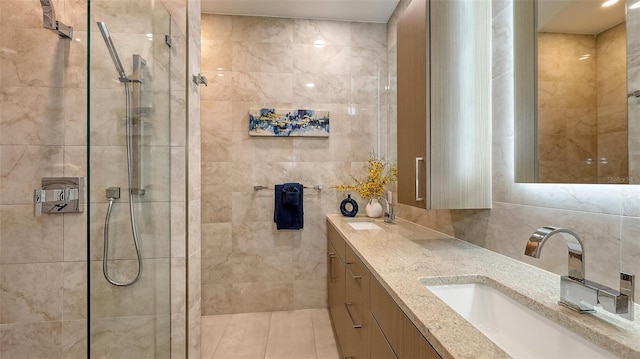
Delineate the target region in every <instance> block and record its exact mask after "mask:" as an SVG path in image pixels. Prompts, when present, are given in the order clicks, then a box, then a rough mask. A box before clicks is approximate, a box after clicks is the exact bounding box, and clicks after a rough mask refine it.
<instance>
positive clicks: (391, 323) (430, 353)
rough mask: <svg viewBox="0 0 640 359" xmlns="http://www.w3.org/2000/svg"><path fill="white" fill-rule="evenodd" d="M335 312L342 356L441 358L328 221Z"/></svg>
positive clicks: (331, 300) (359, 358)
mask: <svg viewBox="0 0 640 359" xmlns="http://www.w3.org/2000/svg"><path fill="white" fill-rule="evenodd" d="M327 237H328V241H327V259H328V262H327V266H328V268H327V273H328V275H327V282H328V288H329V313H330V316H331V321H332V324H333V328H334V333H335V335H336V342H337V344H338V349H339V351H340V357H341V358H353V359H356V358H357V359H366V358H372V359H398V358H400V359H402V358H408V359H414V358H421V359H423V358H424V359H438V358H440V356H439V355H438V353H437V352H436V351H435V350H434V349H433V347H432V346H431V345H430V344H429V342H428V341H427V339H425V337H424V336H423V335H422V333H420V331H418V329H417V328H416V327H415V326H414V325H413V323H412V322H411V320H409V318H407V316H406V315H405V314H404V312H402V310H401V309H400V307H399V306H398V305H397V304H396V303H395V302H394V301H393V299H392V298H391V296H389V294H388V293H387V292H386V291H385V290H384V288H383V287H382V285H381V284H380V282H378V280H377V279H376V278H375V277H374V276H373V275H371V272H369V270H368V269H367V267H366V266H365V265H364V263H363V262H362V260H361V259H360V258H359V257H358V256H357V255H356V254H355V252H354V251H353V250H352V249H351V247H350V246H349V245H347V244H346V242H345V240H344V239H343V238H342V236H340V234H339V233H338V232H337V230H336V229H335V228H334V227H333V226H332V225H331V224H330V223H329V222H327Z"/></svg>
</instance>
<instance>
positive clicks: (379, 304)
mask: <svg viewBox="0 0 640 359" xmlns="http://www.w3.org/2000/svg"><path fill="white" fill-rule="evenodd" d="M371 313H372V314H373V317H374V318H375V320H376V322H378V325H379V326H380V329H381V330H382V333H384V335H385V337H386V338H387V340H388V341H389V344H390V345H391V348H393V351H394V352H395V353H396V355H397V356H398V358H404V357H405V356H404V355H403V354H404V353H403V351H402V349H403V347H402V332H403V330H404V324H405V322H404V321H405V318H404V317H405V315H404V313H403V312H402V310H401V309H400V307H398V305H397V304H396V302H395V301H394V300H393V299H392V298H391V296H389V294H388V293H387V291H386V290H385V289H384V288H383V287H382V285H381V284H380V282H378V280H376V279H375V278H374V279H373V280H372V281H371Z"/></svg>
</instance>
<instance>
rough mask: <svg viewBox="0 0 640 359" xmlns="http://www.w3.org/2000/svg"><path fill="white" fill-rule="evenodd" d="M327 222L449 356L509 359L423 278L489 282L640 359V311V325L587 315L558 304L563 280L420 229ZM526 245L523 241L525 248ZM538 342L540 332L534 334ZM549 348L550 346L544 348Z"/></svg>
mask: <svg viewBox="0 0 640 359" xmlns="http://www.w3.org/2000/svg"><path fill="white" fill-rule="evenodd" d="M327 219H328V221H329V222H330V223H332V224H333V225H334V226H335V227H336V229H337V230H338V232H340V233H341V234H342V235H343V237H344V238H345V239H346V240H347V244H348V245H350V246H351V248H352V249H353V250H354V251H355V252H356V253H357V254H358V255H359V256H360V258H361V259H362V260H363V262H364V263H365V265H367V267H368V268H369V270H370V271H371V273H372V274H373V275H374V276H375V277H376V278H377V279H378V280H379V281H380V282H381V284H382V285H383V286H384V287H385V289H387V291H388V292H389V293H390V295H391V296H392V297H393V299H394V300H395V301H396V302H397V303H398V304H399V305H400V307H401V308H402V310H403V311H404V312H405V313H406V314H407V316H408V317H409V318H410V319H411V320H412V321H413V323H414V324H415V325H416V327H418V329H419V330H420V331H421V332H422V334H424V336H425V337H426V338H427V339H428V340H429V342H431V344H432V345H433V347H434V348H435V349H436V351H438V353H439V354H440V356H442V357H443V358H509V357H510V356H509V355H508V354H506V353H505V352H504V351H503V350H502V349H500V348H499V347H498V346H497V345H495V344H494V343H493V342H491V341H490V340H489V339H488V338H487V337H485V336H484V335H483V334H482V333H481V332H480V331H479V330H477V329H476V328H475V327H473V326H472V325H471V324H470V323H469V322H467V321H466V320H465V319H464V318H462V317H461V316H459V315H458V314H457V313H456V312H455V311H454V310H453V309H451V308H450V307H449V306H448V305H446V304H445V303H444V302H442V301H441V300H440V299H439V298H438V297H436V296H435V294H433V293H432V292H431V291H429V290H428V289H427V288H426V287H425V286H424V285H423V284H422V283H421V278H428V277H432V278H431V279H427V280H428V281H431V282H437V281H438V279H437V278H433V277H454V280H455V278H459V279H460V281H462V282H463V281H465V280H466V279H465V277H468V276H481V277H487V278H489V280H492V281H494V282H497V283H498V284H499V285H500V287H502V289H503V290H506V291H508V292H509V293H508V294H509V296H511V297H513V298H514V299H516V300H517V301H519V302H521V303H522V304H525V305H526V306H528V307H530V308H534V309H535V310H536V311H537V312H538V313H540V314H542V315H543V316H545V317H548V318H550V319H552V320H553V321H555V322H557V323H560V324H561V325H563V326H565V327H567V328H570V329H572V330H573V331H574V332H576V333H578V334H579V335H581V336H583V337H585V338H588V339H589V340H590V341H592V342H593V343H596V344H598V345H600V346H601V347H604V348H606V349H608V350H609V351H611V352H613V353H614V354H616V355H618V356H620V357H622V358H640V306H639V305H638V304H636V306H635V321H628V320H625V319H623V318H621V317H619V316H616V315H613V314H610V313H608V312H605V311H602V310H598V311H597V312H596V313H592V314H579V313H576V312H574V311H572V310H570V309H567V308H565V307H562V306H560V305H559V304H558V300H559V299H560V298H559V292H560V289H559V288H560V276H558V275H556V274H553V273H551V272H548V271H545V270H542V269H539V268H536V267H534V266H531V265H529V264H526V263H523V262H520V261H517V260H515V259H512V258H509V257H506V256H503V255H500V254H498V253H495V252H492V251H490V250H487V249H484V248H481V247H478V246H475V245H473V244H470V243H467V242H464V241H461V240H458V239H455V238H453V237H450V236H447V235H446V234H443V233H440V232H436V231H433V230H431V229H429V228H426V227H422V226H419V225H417V224H414V223H411V222H408V221H404V220H402V219H397V220H396V223H395V224H385V223H383V221H382V220H381V219H377V220H376V221H375V222H376V224H378V225H379V226H380V227H382V229H376V230H356V229H353V228H352V227H351V226H349V225H348V222H349V221H358V220H367V218H366V217H355V218H347V217H342V216H341V215H339V214H329V215H327ZM524 246H525V243H523V244H522V248H523V250H524ZM532 336H533V337H535V333H532ZM538 344H544V343H538Z"/></svg>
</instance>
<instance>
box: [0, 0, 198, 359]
mask: <svg viewBox="0 0 640 359" xmlns="http://www.w3.org/2000/svg"><path fill="white" fill-rule="evenodd" d="M164 3H165V5H166V6H167V7H168V8H169V10H170V11H171V13H172V14H173V24H172V31H173V45H174V46H173V47H172V48H171V66H172V68H171V72H172V77H171V79H166V80H164V83H163V84H161V83H159V82H160V81H161V80H160V78H156V79H154V80H155V81H156V83H155V84H156V85H157V86H161V87H166V85H167V84H168V83H167V81H170V82H171V89H172V92H171V93H170V97H171V110H172V113H171V116H172V119H173V121H172V123H171V128H170V129H169V128H167V127H166V126H165V127H164V128H158V127H156V128H154V134H153V140H152V141H151V143H150V144H151V147H149V148H148V152H146V154H147V155H149V156H151V157H153V158H164V159H165V160H164V161H165V163H164V164H163V165H162V166H160V167H151V168H147V169H146V170H148V171H150V172H152V173H153V176H156V175H158V173H159V171H164V169H166V168H170V169H171V172H170V173H168V172H167V173H166V176H165V177H166V178H167V180H166V181H162V182H158V183H157V185H154V186H155V187H154V189H153V191H152V192H154V193H159V192H163V193H166V194H168V193H171V198H168V195H167V196H163V197H162V198H160V197H157V196H156V197H154V196H153V195H152V196H149V197H147V198H146V200H145V201H144V203H141V204H140V205H139V206H137V208H136V209H137V211H138V214H139V216H140V217H141V218H140V220H139V222H138V223H139V230H140V234H141V236H142V237H144V238H152V237H157V236H158V235H159V234H163V235H164V238H166V239H167V240H165V241H164V242H163V243H162V244H161V245H157V246H155V245H153V246H152V245H149V241H145V242H144V243H143V245H142V251H143V254H144V255H143V257H144V266H145V271H144V272H143V279H142V281H141V283H143V285H140V286H136V288H135V289H132V288H127V289H124V288H115V287H112V286H108V285H106V284H105V283H104V280H103V279H102V277H101V276H102V274H101V273H102V272H101V268H100V266H101V262H100V260H101V258H102V254H101V251H102V249H101V248H102V242H101V241H102V230H101V229H102V225H103V221H104V214H105V210H106V208H105V206H106V203H105V200H104V187H105V186H106V185H107V182H109V185H111V184H112V183H117V184H118V185H121V186H123V187H126V185H122V183H126V177H125V175H124V173H123V172H122V171H114V170H113V169H109V168H107V167H106V166H104V163H110V161H104V162H101V161H100V160H96V159H100V158H102V159H108V158H112V157H110V156H115V155H123V154H124V152H123V147H124V146H123V144H124V136H123V133H124V130H123V128H122V126H121V125H120V123H119V121H109V120H107V119H108V118H115V117H122V115H123V114H122V113H121V112H122V110H121V107H123V106H122V104H123V103H124V100H123V99H122V101H120V99H121V97H123V96H124V95H123V91H122V88H121V86H122V85H120V84H118V83H117V81H116V82H113V81H111V79H112V78H113V77H114V76H113V75H114V71H115V70H114V69H113V64H112V63H111V62H110V60H111V59H110V58H109V56H108V54H107V53H106V49H105V47H104V44H103V43H102V42H101V40H102V39H101V38H100V35H99V33H98V32H97V29H94V31H95V32H93V33H92V34H91V35H92V39H93V40H94V41H95V40H96V39H97V40H99V41H98V42H96V46H94V47H92V52H93V50H95V51H96V54H97V55H94V56H93V57H92V64H93V65H95V67H96V71H94V72H93V74H92V84H93V85H92V87H93V91H92V96H94V97H93V98H92V104H93V105H94V106H93V107H92V112H93V113H94V116H93V118H92V128H91V136H92V141H93V142H92V144H94V145H96V146H95V148H93V149H92V150H94V152H93V153H92V158H93V159H94V160H93V161H92V163H91V175H92V177H93V181H92V188H93V189H94V191H93V192H92V194H91V195H92V199H93V200H92V203H91V204H89V205H88V206H87V207H89V208H90V209H91V213H92V218H95V220H94V219H92V225H91V228H92V231H91V233H87V231H86V228H87V211H86V210H85V212H84V213H82V214H65V215H61V216H53V215H43V216H42V217H37V218H35V217H33V216H32V204H31V197H32V191H33V189H34V188H37V187H39V182H40V178H41V177H48V176H83V177H87V173H88V169H87V168H86V157H87V148H86V143H87V120H86V119H87V111H86V108H87V103H86V98H87V90H86V88H87V87H86V86H87V85H86V82H87V77H86V73H87V64H86V57H87V28H86V24H87V19H86V17H87V2H86V1H85V0H54V5H55V8H56V14H57V17H58V19H59V20H60V21H62V22H64V23H65V24H68V25H71V26H73V27H74V39H73V40H59V39H58V38H57V36H56V35H55V34H54V33H52V32H51V31H49V30H46V29H43V28H42V22H41V21H42V8H41V6H40V4H39V2H38V1H37V0H15V1H1V2H0V19H1V20H2V21H1V22H0V30H2V31H6V32H7V33H11V36H7V37H3V39H2V40H0V42H2V44H1V45H0V47H2V48H3V49H5V50H6V51H3V52H2V54H1V55H0V91H1V96H2V97H1V98H2V106H1V107H0V181H1V183H2V185H1V186H0V253H2V255H0V356H1V357H5V356H6V357H8V358H9V357H12V358H13V357H15V358H20V357H48V358H58V357H60V358H61V357H65V358H83V357H86V356H87V351H88V349H87V345H86V343H87V330H88V328H87V316H88V313H87V305H86V303H87V295H88V293H87V280H86V278H87V271H88V268H87V244H86V242H87V235H90V236H91V237H92V238H93V239H94V242H93V243H92V245H91V252H90V255H89V259H90V260H91V262H90V265H91V266H92V267H93V269H92V270H91V273H92V275H93V276H95V278H93V280H92V292H91V294H90V297H91V301H92V302H93V306H92V309H93V312H92V318H93V319H94V320H92V323H91V325H92V329H93V334H94V335H93V337H92V348H91V351H92V354H93V356H95V357H112V355H114V351H113V350H114V347H113V345H114V343H117V345H118V347H119V348H122V350H124V351H126V353H127V354H126V355H125V354H124V353H125V352H122V353H121V354H122V356H120V355H119V354H118V356H120V357H127V356H131V355H133V356H138V357H143V356H147V355H148V354H149V353H157V354H158V356H159V357H162V356H168V355H169V345H171V349H172V350H173V351H174V353H173V354H174V357H185V352H186V349H185V344H184V342H185V333H186V327H185V326H186V314H185V312H186V311H185V304H184V302H185V297H186V284H185V277H186V268H185V263H186V259H185V252H186V250H185V240H186V234H185V231H186V226H185V216H186V206H185V199H186V190H185V189H186V185H185V178H186V176H185V169H184V168H185V157H186V150H185V146H186V143H187V141H186V139H185V135H186V130H185V129H186V125H185V124H186V103H185V98H186V97H185V83H186V82H185V79H186V74H185V71H186V65H185V60H186V42H185V39H186V15H185V13H184V9H185V1H184V0H165V1H164ZM150 5H151V3H150V2H149V1H146V0H136V1H127V2H122V1H120V2H115V1H98V0H95V1H92V10H93V11H94V12H93V13H92V14H93V15H94V17H93V18H92V19H91V20H92V21H95V20H103V21H106V22H107V24H108V25H109V27H110V29H111V30H112V31H113V30H116V29H117V28H120V29H121V30H120V31H118V30H116V31H113V36H114V41H116V43H117V46H118V50H119V51H120V52H121V53H120V56H121V57H122V60H123V62H125V66H127V64H129V63H130V57H129V56H127V55H128V54H130V53H131V52H132V51H134V49H135V50H136V51H140V52H142V53H143V55H144V54H147V53H149V52H151V51H157V50H158V49H157V48H156V49H154V48H153V47H150V46H148V45H147V44H150V42H149V41H148V39H146V35H142V36H138V35H136V31H137V32H138V33H139V32H140V31H144V29H148V28H149V27H153V28H154V29H156V28H157V27H155V24H153V23H151V22H150V21H147V20H146V19H148V15H149V12H154V13H155V12H156V11H160V8H161V7H160V6H158V5H156V6H150ZM119 7H120V8H119ZM116 8H119V9H116ZM121 10H122V11H121ZM125 10H126V11H125ZM97 16H99V18H97ZM136 20H137V21H136ZM165 20H167V21H168V18H166V16H165ZM132 24H135V26H130V25H132ZM123 25H127V27H126V30H122V29H123V28H124V26H123ZM146 32H147V31H145V32H144V34H146ZM136 43H137V45H136ZM160 43H163V41H161V42H160ZM153 65H154V66H164V67H166V66H168V65H169V62H168V61H165V62H156V63H154V64H153ZM100 68H102V69H103V70H100ZM127 68H129V67H127ZM164 96H165V98H166V94H165V95H164ZM98 99H101V100H100V101H97V100H98ZM104 99H109V101H104ZM161 104H162V105H163V106H166V108H167V109H168V104H167V103H166V101H165V102H163V103H161ZM27 109H28V110H27ZM163 112H166V111H163ZM101 119H104V121H101ZM169 135H170V136H169ZM169 161H171V162H172V163H171V165H170V166H169ZM169 179H171V181H169ZM116 207H119V208H116V209H114V216H113V221H112V228H111V229H112V235H113V236H114V237H116V238H118V239H119V240H116V241H114V242H115V243H114V245H113V248H112V251H111V253H112V254H111V255H112V256H113V257H117V258H123V259H124V260H122V261H120V262H118V263H114V264H113V265H114V266H113V269H112V270H113V271H114V274H115V275H120V274H124V275H127V276H131V275H135V267H136V266H135V260H134V259H135V257H134V256H133V255H132V252H131V249H132V248H130V244H128V243H127V242H126V241H120V240H124V239H127V238H128V235H129V234H128V233H127V225H128V216H127V215H126V214H127V213H126V212H127V204H126V203H119V204H117V205H116ZM169 213H171V223H169V221H168V218H169V217H168V215H169ZM158 216H160V217H165V218H167V220H165V221H162V222H157V221H153V219H154V218H157V217H158ZM169 232H170V233H171V238H172V241H171V242H169V240H168V239H169V237H168V235H167V233H169ZM170 271H171V275H170ZM168 278H172V283H171V287H169V286H168ZM141 298H144V300H141ZM150 298H153V299H152V300H151V301H150ZM171 321H172V322H173V323H172V325H171V328H172V331H173V332H170V331H169V328H170V324H169V323H170V322H171ZM170 336H171V337H172V338H173V341H172V342H171V343H170V341H169V340H170V339H171V338H170ZM123 343H130V345H123Z"/></svg>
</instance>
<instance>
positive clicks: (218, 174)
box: [201, 14, 387, 315]
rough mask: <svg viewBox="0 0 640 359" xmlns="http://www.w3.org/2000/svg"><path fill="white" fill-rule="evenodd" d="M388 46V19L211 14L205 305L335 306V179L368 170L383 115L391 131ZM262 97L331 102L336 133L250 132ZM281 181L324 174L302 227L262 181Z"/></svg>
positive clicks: (307, 104) (206, 61)
mask: <svg viewBox="0 0 640 359" xmlns="http://www.w3.org/2000/svg"><path fill="white" fill-rule="evenodd" d="M316 40H324V45H322V46H314V41H316ZM386 46H387V44H386V26H385V25H384V24H366V23H349V22H332V21H317V20H295V19H276V18H256V17H240V16H221V15H207V14H203V16H202V72H203V74H205V75H206V76H207V77H208V79H209V86H208V87H205V88H202V102H201V105H202V109H201V116H202V313H203V315H212V314H224V313H241V312H256V311H272V310H292V309H303V308H318V307H325V306H326V258H325V257H326V254H325V251H326V249H325V245H326V238H325V237H326V233H325V214H326V213H329V212H332V213H334V212H336V211H337V210H338V206H339V203H340V201H341V200H342V198H344V194H342V193H337V192H336V191H335V190H333V189H331V188H330V187H331V186H334V185H336V184H339V183H350V181H351V178H350V175H351V174H354V175H356V176H360V175H361V174H362V171H363V170H364V165H365V161H366V160H367V157H368V155H369V154H370V153H371V152H372V151H378V145H377V136H378V118H380V121H381V128H382V130H381V131H380V133H381V135H382V136H384V137H383V138H386V127H387V126H386V114H387V110H386V106H387V105H386V100H380V98H383V97H384V96H385V94H384V85H385V83H386V77H387V70H386V61H387V60H386ZM307 84H313V85H314V86H313V87H311V86H307ZM254 107H258V108H259V107H276V108H277V107H280V108H315V109H328V110H329V111H330V112H331V134H330V136H329V138H257V137H249V133H248V113H249V109H250V108H254ZM381 108H384V110H381ZM385 147H386V146H381V148H380V151H381V152H382V153H385V152H384V151H386V148H385ZM283 182H300V183H303V184H305V185H307V186H313V185H315V184H320V185H322V186H323V190H322V191H321V192H318V191H314V190H313V189H305V194H304V208H305V213H304V219H305V223H304V229H302V230H300V231H286V230H281V231H278V230H276V228H275V225H274V223H273V207H274V205H273V203H274V199H273V195H274V194H273V190H271V189H269V190H262V191H258V192H254V191H253V186H254V185H264V186H269V187H272V186H273V185H274V184H277V183H283ZM360 203H361V208H364V202H360Z"/></svg>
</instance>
